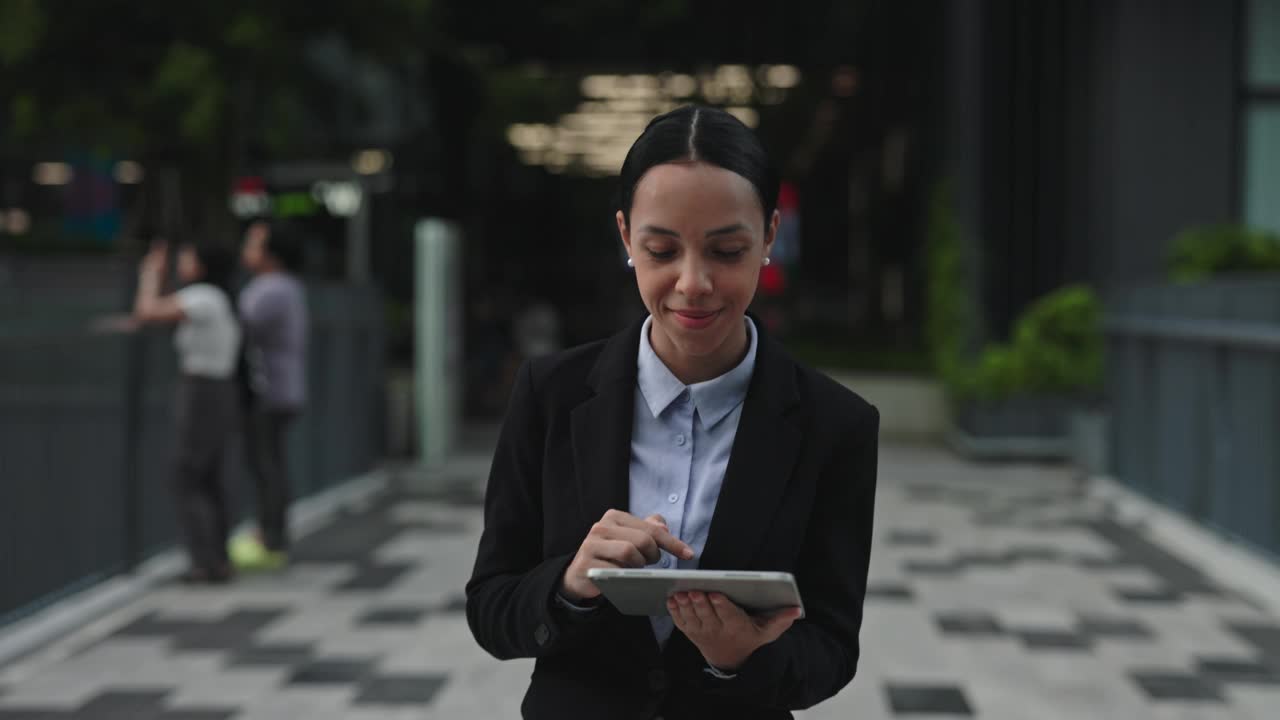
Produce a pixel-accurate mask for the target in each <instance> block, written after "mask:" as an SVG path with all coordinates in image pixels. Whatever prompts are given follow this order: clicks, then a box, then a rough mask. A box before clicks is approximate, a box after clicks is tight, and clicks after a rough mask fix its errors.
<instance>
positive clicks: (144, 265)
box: [133, 243, 241, 583]
mask: <svg viewBox="0 0 1280 720" xmlns="http://www.w3.org/2000/svg"><path fill="white" fill-rule="evenodd" d="M177 260H178V262H177V272H178V279H179V280H180V281H181V282H182V284H183V287H182V289H180V290H178V291H177V292H174V293H172V294H164V293H163V291H162V286H163V284H164V272H165V268H166V266H167V263H168V247H167V245H166V244H165V243H158V244H156V245H154V246H153V247H152V249H151V250H150V251H149V252H148V253H147V254H146V256H145V257H143V259H142V262H141V264H140V266H139V269H138V291H137V296H136V298H135V300H134V305H133V319H134V321H135V322H136V323H137V324H138V325H149V324H155V325H172V324H176V325H177V331H176V332H175V334H174V346H175V347H176V348H177V352H178V365H179V370H180V379H179V382H178V386H177V402H176V406H175V413H174V414H175V418H176V426H177V437H176V439H177V461H176V467H175V471H174V491H175V495H176V499H177V507H178V522H179V526H180V528H181V533H182V538H183V541H184V543H185V545H186V550H187V556H188V559H189V562H190V567H189V569H188V570H187V572H186V573H185V574H184V575H183V576H182V579H183V581H185V582H190V583H222V582H226V581H228V580H229V579H230V578H231V567H230V563H229V561H228V557H227V549H226V543H227V534H228V529H229V527H230V522H229V517H228V510H227V500H226V492H225V489H224V487H223V484H222V459H223V455H224V454H225V452H226V448H227V443H228V440H229V439H230V437H231V433H232V432H233V430H234V429H235V423H236V395H235V385H234V374H235V368H236V357H237V354H238V353H239V351H240V338H241V333H240V325H239V323H238V322H237V321H236V316H235V311H234V309H233V306H232V301H231V294H230V282H231V278H232V276H233V274H234V272H235V266H236V261H235V254H234V253H233V252H232V251H231V250H230V249H228V248H223V247H216V246H206V245H203V244H201V245H195V244H184V245H183V246H182V247H181V249H180V250H179V251H178V258H177Z"/></svg>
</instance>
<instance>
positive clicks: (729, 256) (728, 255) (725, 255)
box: [713, 248, 747, 260]
mask: <svg viewBox="0 0 1280 720" xmlns="http://www.w3.org/2000/svg"><path fill="white" fill-rule="evenodd" d="M746 251H747V249H746V248H737V249H736V250H714V251H713V254H714V255H715V256H716V257H718V258H720V259H722V260H737V259H738V258H740V257H742V254H743V253H745V252H746Z"/></svg>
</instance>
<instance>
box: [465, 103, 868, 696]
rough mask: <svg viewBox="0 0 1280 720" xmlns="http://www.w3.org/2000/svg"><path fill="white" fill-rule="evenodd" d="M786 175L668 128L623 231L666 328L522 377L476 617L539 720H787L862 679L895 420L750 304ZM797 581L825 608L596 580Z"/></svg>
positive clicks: (485, 643) (721, 133)
mask: <svg viewBox="0 0 1280 720" xmlns="http://www.w3.org/2000/svg"><path fill="white" fill-rule="evenodd" d="M777 195H778V178H777V175H776V173H775V172H774V170H773V169H772V167H771V165H770V163H769V161H768V159H767V157H766V156H765V153H764V150H763V148H762V147H761V145H760V143H759V141H758V140H757V139H756V137H755V135H754V134H753V133H752V132H751V131H750V130H749V129H748V128H747V127H746V126H744V125H743V124H742V123H740V122H739V121H738V120H737V119H735V118H734V117H733V116H731V115H729V114H728V113H725V112H723V111H720V110H714V109H709V108H703V107H684V108H680V109H678V110H674V111H672V112H670V113H667V114H665V115H662V116H659V117H657V118H655V119H654V120H653V121H652V122H651V123H650V124H649V126H648V127H647V128H646V129H645V131H644V133H643V134H642V135H641V136H640V138H639V139H638V140H636V142H635V144H634V145H633V146H632V148H631V151H630V152H629V153H628V155H627V158H626V160H625V162H624V163H623V166H622V172H621V178H620V194H619V201H618V210H617V223H618V231H619V233H620V235H621V238H622V243H623V246H624V247H625V249H626V252H627V256H628V257H629V260H628V265H631V266H632V267H633V268H634V269H635V276H636V285H637V287H638V289H639V291H640V296H641V298H642V299H643V301H644V304H645V307H646V308H647V309H648V312H649V315H648V317H647V318H643V319H641V320H639V321H637V322H635V323H634V324H632V325H631V326H630V327H628V328H626V329H624V330H622V331H621V332H620V333H618V334H617V335H615V336H614V337H612V338H610V339H608V340H605V341H599V342H595V343H592V344H589V345H585V346H582V347H578V348H574V349H570V350H566V351H564V352H561V353H557V354H553V355H550V356H547V357H543V358H539V359H536V360H533V361H531V362H529V363H526V364H525V366H524V367H523V368H521V371H520V373H519V376H518V379H517V381H516V384H515V387H514V390H513V391H512V397H511V401H510V404H509V406H508V410H507V417H506V420H505V422H504V424H503V429H502V433H501V435H500V439H499V441H498V448H497V451H496V453H495V456H494V460H493V467H492V470H491V473H490V477H489V489H488V494H487V496H486V499H485V528H484V534H483V536H482V537H481V540H480V547H479V553H478V557H477V559H476V565H475V571H474V574H473V576H472V578H471V581H470V582H469V583H468V584H467V620H468V622H469V623H470V626H471V630H472V632H473V634H474V635H475V637H476V639H477V641H478V642H479V643H480V645H481V646H482V647H484V648H485V649H486V650H487V651H489V652H490V653H492V654H493V655H495V656H496V657H498V658H502V659H506V658H516V657H534V658H537V664H536V667H535V670H534V672H533V677H532V681H531V683H530V687H529V690H528V692H527V693H526V695H525V698H524V703H523V706H522V709H523V713H524V716H525V717H527V718H564V717H582V718H606V717H607V718H655V717H664V718H668V719H670V718H685V717H689V718H694V717H697V718H708V717H726V718H728V717H732V718H787V717H791V714H790V712H789V710H791V709H797V708H804V707H808V706H810V705H813V704H815V703H817V702H820V701H822V700H824V699H826V698H828V697H831V696H832V695H834V694H835V693H836V692H838V691H839V690H840V689H841V688H842V687H844V686H845V685H846V684H847V683H848V682H849V680H850V679H851V678H852V677H853V675H854V671H855V669H856V666H857V661H858V629H859V626H860V624H861V620H862V600H863V595H864V593H865V590H866V576H867V563H868V558H869V554H870V547H871V523H872V515H873V506H874V500H875V474H876V438H877V432H878V429H879V414H878V413H877V412H876V410H875V408H874V407H872V406H871V405H869V404H867V403H866V402H865V401H863V400H862V399H861V398H859V397H857V396H856V395H854V394H853V393H851V392H849V391H848V390H846V389H844V388H843V387H841V386H840V385H838V384H836V383H834V382H832V381H831V380H829V379H828V378H826V377H824V376H823V375H821V374H819V373H817V372H815V371H814V370H812V369H810V368H808V367H805V366H804V365H801V364H799V363H797V362H796V361H795V360H792V359H791V358H790V357H789V356H788V355H787V354H786V353H785V352H784V351H783V349H782V348H781V347H779V346H778V344H777V343H776V342H775V341H773V340H771V339H770V338H769V337H767V336H766V335H764V334H763V333H762V332H761V328H760V327H759V326H758V324H757V323H756V322H755V320H754V319H753V318H752V317H751V316H750V315H748V314H746V311H747V307H748V305H749V304H750V303H751V300H752V297H753V296H754V294H755V290H756V283H757V280H758V278H759V273H760V268H761V266H763V265H767V264H768V263H769V250H770V248H771V246H772V243H773V239H774V236H775V234H776V232H777V229H778V222H779V216H778V212H777V209H776V206H775V205H776V201H777ZM645 566H653V567H665V568H672V567H679V568H709V569H727V570H768V571H787V572H791V573H793V574H794V575H795V576H796V580H797V583H798V585H799V588H800V593H801V596H802V597H803V600H804V603H805V609H806V612H807V615H806V617H805V619H804V620H797V616H798V614H799V613H798V611H796V610H791V611H786V612H781V613H777V614H775V615H773V616H772V617H752V616H749V615H747V614H746V613H744V612H743V611H742V610H741V609H740V608H738V607H736V606H734V605H733V603H731V602H729V601H728V599H727V598H725V597H723V596H721V595H711V596H708V595H706V594H703V593H696V592H694V593H683V594H679V595H677V596H675V597H674V598H672V600H671V602H670V603H669V605H668V613H669V614H667V615H664V616H661V617H650V618H643V617H640V618H637V617H628V616H624V615H622V614H620V613H619V612H618V611H617V610H616V609H615V608H613V607H612V606H611V605H610V604H609V603H608V601H606V600H604V599H603V598H602V596H601V595H600V591H599V590H598V589H597V588H596V587H594V585H593V584H592V583H591V581H590V580H589V579H588V578H587V571H588V570H589V569H591V568H594V567H645Z"/></svg>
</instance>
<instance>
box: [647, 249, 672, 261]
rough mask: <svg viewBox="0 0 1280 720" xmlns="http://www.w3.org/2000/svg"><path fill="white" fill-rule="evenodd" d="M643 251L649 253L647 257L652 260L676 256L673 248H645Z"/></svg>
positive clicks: (668, 258)
mask: <svg viewBox="0 0 1280 720" xmlns="http://www.w3.org/2000/svg"><path fill="white" fill-rule="evenodd" d="M645 252H647V253H649V257H651V258H653V259H654V260H670V259H671V258H673V257H675V256H676V251H675V250H650V249H649V248H645Z"/></svg>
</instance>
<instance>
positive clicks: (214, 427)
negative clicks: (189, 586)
mask: <svg viewBox="0 0 1280 720" xmlns="http://www.w3.org/2000/svg"><path fill="white" fill-rule="evenodd" d="M237 414H238V408H237V399H236V389H235V384H234V383H233V381H231V380H215V379H213V378H205V377H197V376H193V375H184V376H181V377H180V378H179V380H178V397H177V430H178V438H177V439H178V448H177V450H178V452H177V466H176V468H175V473H174V496H175V499H176V501H177V506H178V526H179V528H180V530H181V532H182V539H183V542H184V544H185V545H186V548H187V555H188V557H189V558H190V561H191V566H192V567H193V568H199V569H201V570H209V571H219V570H221V569H223V568H225V567H227V566H228V564H229V563H228V559H227V534H228V533H229V531H230V517H229V514H228V510H227V497H226V490H225V488H224V487H223V483H222V461H223V456H224V455H225V454H226V449H227V445H228V442H229V441H230V439H231V436H232V433H233V432H234V431H235V425H236V416H237Z"/></svg>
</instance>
